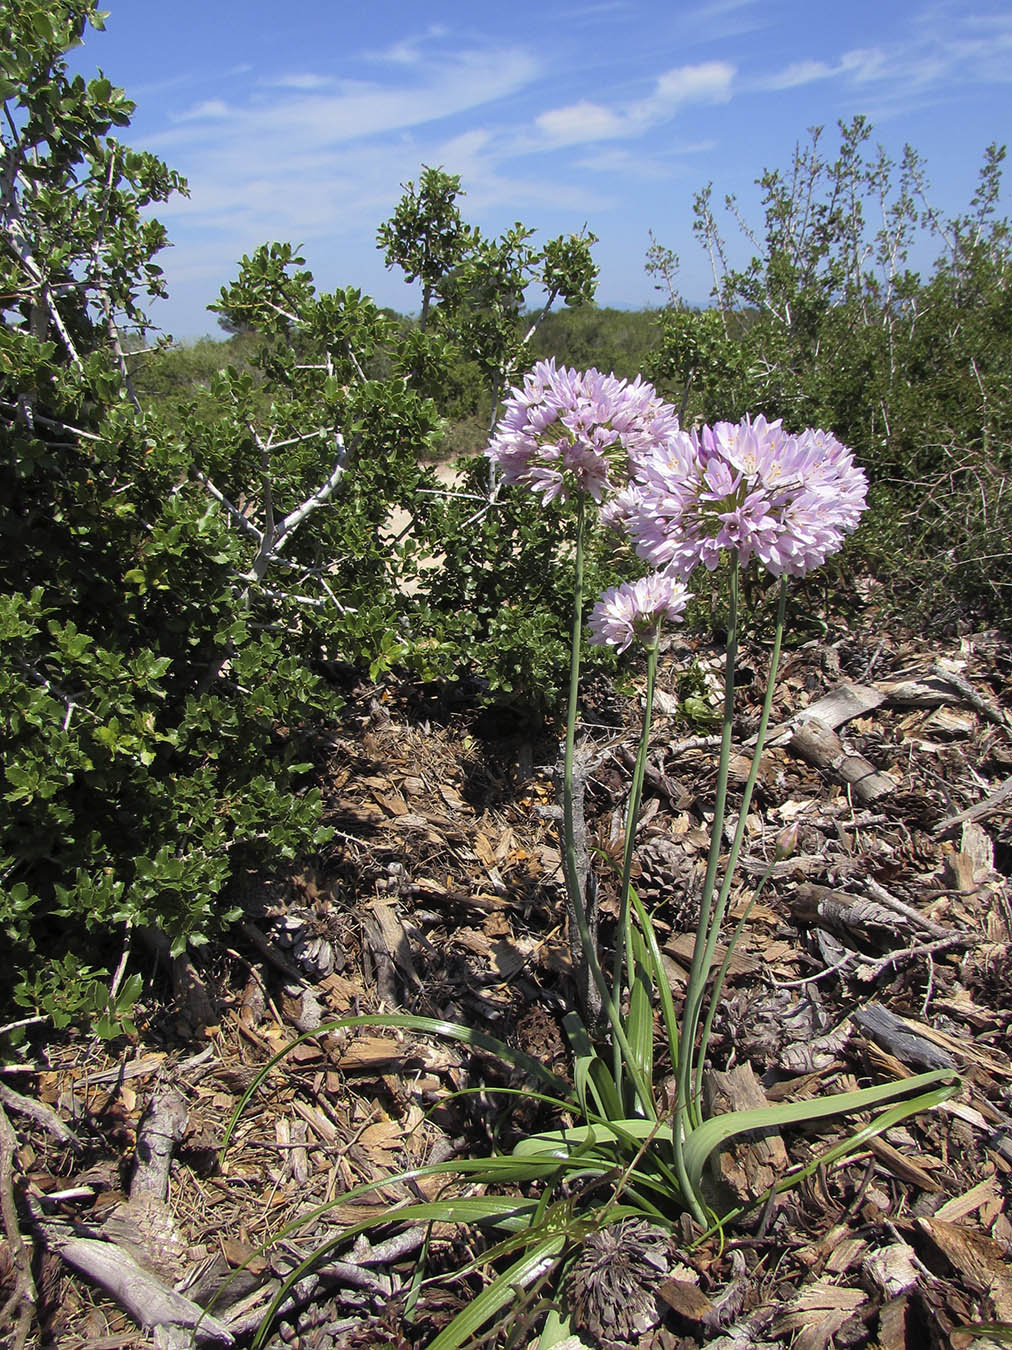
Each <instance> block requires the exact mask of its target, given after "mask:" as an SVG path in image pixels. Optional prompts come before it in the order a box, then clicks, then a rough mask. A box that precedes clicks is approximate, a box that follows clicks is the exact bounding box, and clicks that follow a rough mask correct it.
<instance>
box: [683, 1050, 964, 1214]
mask: <svg viewBox="0 0 1012 1350" xmlns="http://www.w3.org/2000/svg"><path fill="white" fill-rule="evenodd" d="M943 1084H944V1087H943V1086H942V1085H943ZM936 1085H937V1086H938V1088H939V1095H938V1098H937V1100H938V1101H939V1102H942V1101H945V1100H946V1099H947V1098H949V1097H951V1096H952V1095H953V1093H955V1092H957V1091H958V1090H959V1083H958V1081H957V1080H956V1077H955V1075H954V1074H953V1073H952V1072H951V1071H950V1070H947V1069H940V1070H936V1071H935V1072H933V1073H919V1074H916V1075H915V1076H914V1077H912V1078H904V1079H903V1080H902V1081H901V1082H898V1083H881V1084H878V1085H877V1086H875V1087H869V1088H860V1089H858V1090H857V1091H856V1092H837V1093H835V1094H834V1095H832V1096H830V1097H823V1098H818V1099H815V1100H812V1101H804V1102H788V1103H786V1104H783V1105H778V1106H760V1107H756V1108H755V1109H754V1110H751V1111H729V1112H728V1113H727V1114H726V1115H723V1116H714V1117H712V1119H710V1120H706V1121H704V1122H703V1124H702V1125H700V1126H698V1127H697V1128H696V1129H694V1130H693V1131H692V1133H691V1134H690V1135H689V1136H688V1138H687V1139H686V1141H685V1148H684V1156H685V1170H686V1172H687V1173H688V1177H689V1181H690V1183H691V1184H692V1185H693V1186H694V1187H695V1188H696V1190H697V1193H698V1188H699V1184H700V1182H701V1180H702V1176H703V1168H704V1166H705V1165H706V1160H707V1158H709V1156H710V1154H711V1153H712V1152H713V1151H714V1149H716V1148H719V1147H720V1145H721V1144H723V1143H726V1141H727V1140H728V1139H733V1138H734V1136H735V1135H737V1134H745V1133H747V1132H748V1131H749V1130H769V1129H774V1130H775V1129H777V1128H779V1127H780V1126H783V1125H798V1124H801V1123H802V1122H803V1121H807V1120H821V1119H823V1118H824V1117H826V1116H840V1115H847V1114H849V1113H850V1112H853V1111H866V1110H868V1108H869V1107H872V1106H880V1105H881V1104H882V1103H884V1102H895V1101H897V1099H899V1098H901V1097H907V1096H912V1095H915V1094H917V1093H919V1092H922V1091H923V1090H924V1089H926V1088H930V1087H933V1086H936Z"/></svg>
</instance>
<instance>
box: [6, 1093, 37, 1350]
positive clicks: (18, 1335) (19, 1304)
mask: <svg viewBox="0 0 1012 1350" xmlns="http://www.w3.org/2000/svg"><path fill="white" fill-rule="evenodd" d="M17 1146H18V1139H17V1135H16V1134H15V1133H14V1128H13V1126H12V1125H11V1123H10V1121H9V1120H8V1119H7V1114H6V1112H5V1111H4V1109H3V1107H2V1106H0V1216H2V1218H3V1227H4V1236H5V1237H6V1238H7V1246H8V1248H9V1250H10V1254H11V1260H12V1261H13V1263H14V1270H15V1281H14V1290H13V1292H12V1293H11V1296H10V1298H9V1299H8V1300H7V1302H6V1303H5V1304H4V1305H3V1307H2V1308H0V1327H2V1326H12V1325H13V1332H12V1335H11V1340H10V1342H9V1344H10V1347H11V1350H22V1347H23V1346H24V1344H25V1342H26V1340H27V1339H28V1332H29V1330H30V1329H31V1325H32V1322H33V1320H34V1318H35V1309H36V1307H37V1305H38V1291H37V1290H36V1288H35V1279H34V1277H33V1275H32V1250H31V1248H30V1247H29V1246H28V1244H27V1243H26V1242H25V1240H24V1239H23V1238H22V1236H21V1224H20V1221H19V1219H18V1210H17V1205H16V1204H15V1203H14V1153H15V1150H16V1149H17ZM12 1316H15V1320H14V1321H13V1323H12V1322H11V1318H12Z"/></svg>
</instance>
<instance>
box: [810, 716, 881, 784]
mask: <svg viewBox="0 0 1012 1350" xmlns="http://www.w3.org/2000/svg"><path fill="white" fill-rule="evenodd" d="M790 748H791V749H792V750H793V751H795V753H797V754H799V755H800V756H801V758H802V759H803V760H805V762H806V763H808V764H811V765H813V766H814V767H815V768H817V769H821V770H822V771H823V772H824V773H829V774H832V775H833V776H834V777H835V778H837V779H838V780H839V781H840V782H843V783H846V784H847V785H848V787H850V789H851V791H852V792H853V793H854V796H855V797H857V799H858V800H859V801H861V802H863V803H865V804H868V803H869V802H874V801H877V800H878V798H879V797H883V796H885V795H886V794H887V793H890V792H892V791H894V790H895V787H896V784H895V782H894V781H893V779H892V778H890V777H889V775H888V774H885V773H880V772H879V771H878V769H876V768H875V766H874V764H871V763H870V762H869V761H868V760H866V759H865V758H864V756H863V755H859V754H857V753H856V752H854V751H851V750H846V749H844V746H843V742H842V741H841V740H840V738H839V736H837V734H836V732H835V731H833V729H832V728H831V727H828V726H827V725H826V723H825V722H822V721H820V720H819V719H818V718H816V717H810V718H806V719H805V721H804V722H802V724H801V725H800V726H799V727H798V728H797V729H796V730H795V732H794V734H793V736H792V737H791V740H790Z"/></svg>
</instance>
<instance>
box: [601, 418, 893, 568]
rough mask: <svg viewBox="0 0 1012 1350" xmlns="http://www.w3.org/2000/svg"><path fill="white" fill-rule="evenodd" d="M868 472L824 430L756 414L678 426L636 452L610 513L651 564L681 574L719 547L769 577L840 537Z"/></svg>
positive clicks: (805, 563)
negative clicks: (794, 430)
mask: <svg viewBox="0 0 1012 1350" xmlns="http://www.w3.org/2000/svg"><path fill="white" fill-rule="evenodd" d="M866 493H867V479H866V478H865V475H864V473H863V472H862V471H861V470H860V469H858V468H857V467H856V466H855V464H854V456H853V454H852V453H851V451H850V450H848V449H847V448H846V447H845V446H843V445H841V444H840V442H839V441H838V440H836V438H835V437H834V436H832V435H830V434H829V433H828V432H825V431H815V430H808V431H804V432H802V433H801V435H799V436H792V435H789V434H788V433H787V432H785V431H784V430H783V427H782V426H781V424H780V422H779V421H778V422H767V421H766V419H765V418H764V417H762V416H758V417H756V418H754V419H751V418H745V419H744V420H743V421H742V422H738V423H731V422H718V423H717V424H716V425H715V426H713V427H703V428H702V429H701V431H700V432H698V433H697V432H691V433H687V432H684V431H678V432H675V433H673V434H672V435H671V436H669V437H668V438H667V439H666V440H665V441H664V442H663V443H660V444H658V445H656V446H655V447H653V448H652V449H650V450H648V451H647V452H645V453H643V454H640V455H638V456H637V459H636V463H635V465H634V467H633V478H632V482H631V483H630V485H629V487H628V488H627V489H625V491H624V492H623V493H622V494H620V496H619V497H618V498H616V500H615V501H614V503H613V504H612V505H611V507H610V508H609V513H608V514H609V519H610V520H611V521H612V522H613V523H621V524H622V525H624V527H625V528H626V529H627V530H628V531H629V533H630V535H631V536H632V539H633V541H634V542H635V544H636V550H637V552H638V553H639V554H640V556H641V557H643V558H645V559H646V560H647V561H648V562H650V563H651V564H652V565H653V566H654V567H667V568H671V569H673V570H674V571H676V572H678V573H679V574H680V575H682V576H687V575H688V574H689V573H690V572H691V571H692V569H693V568H694V567H696V566H698V565H699V564H702V565H703V566H704V567H706V568H709V569H710V570H712V569H713V568H715V567H716V566H717V563H718V562H719V561H720V557H721V554H722V553H724V552H725V551H728V552H734V553H736V554H737V556H738V558H739V560H740V561H741V562H742V563H743V564H747V563H748V562H749V561H750V560H751V559H752V558H753V557H755V558H757V559H758V561H759V562H760V563H761V564H762V565H763V566H764V567H765V568H767V569H768V570H769V571H770V572H772V573H773V574H774V575H775V576H781V575H784V574H786V575H789V576H804V575H805V573H806V572H809V571H811V570H812V568H814V567H818V566H819V565H820V564H821V563H823V562H825V560H826V558H827V557H829V556H830V554H832V553H835V552H837V550H838V549H839V548H840V547H841V546H842V544H843V540H844V537H845V536H846V535H847V534H849V533H850V532H851V531H852V530H854V529H855V528H856V526H857V524H858V521H859V519H860V516H861V512H862V511H863V510H864V509H865V505H866V502H865V496H866Z"/></svg>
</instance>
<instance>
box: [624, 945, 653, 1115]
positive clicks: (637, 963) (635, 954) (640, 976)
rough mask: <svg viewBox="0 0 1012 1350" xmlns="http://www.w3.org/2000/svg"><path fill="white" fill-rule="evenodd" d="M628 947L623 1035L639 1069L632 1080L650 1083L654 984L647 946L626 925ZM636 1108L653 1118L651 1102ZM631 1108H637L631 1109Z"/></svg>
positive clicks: (641, 1103)
mask: <svg viewBox="0 0 1012 1350" xmlns="http://www.w3.org/2000/svg"><path fill="white" fill-rule="evenodd" d="M629 946H630V952H631V957H632V967H631V969H630V972H629V1014H628V1017H627V1019H626V1036H627V1037H628V1040H629V1048H630V1050H631V1051H632V1054H633V1057H634V1059H635V1061H636V1065H635V1067H636V1068H637V1069H638V1070H639V1074H638V1077H637V1076H635V1075H634V1078H633V1081H634V1082H635V1081H642V1082H645V1083H653V1078H654V1000H653V982H652V980H651V978H650V973H649V969H648V966H647V953H646V944H645V943H644V941H643V936H642V934H641V933H640V931H639V929H638V928H637V927H635V926H633V925H632V924H630V926H629ZM637 1104H638V1109H639V1110H641V1111H642V1112H643V1114H644V1115H651V1116H654V1117H656V1111H655V1110H654V1106H653V1102H640V1101H639V1100H638V1098H637ZM633 1109H637V1107H634V1108H633Z"/></svg>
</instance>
